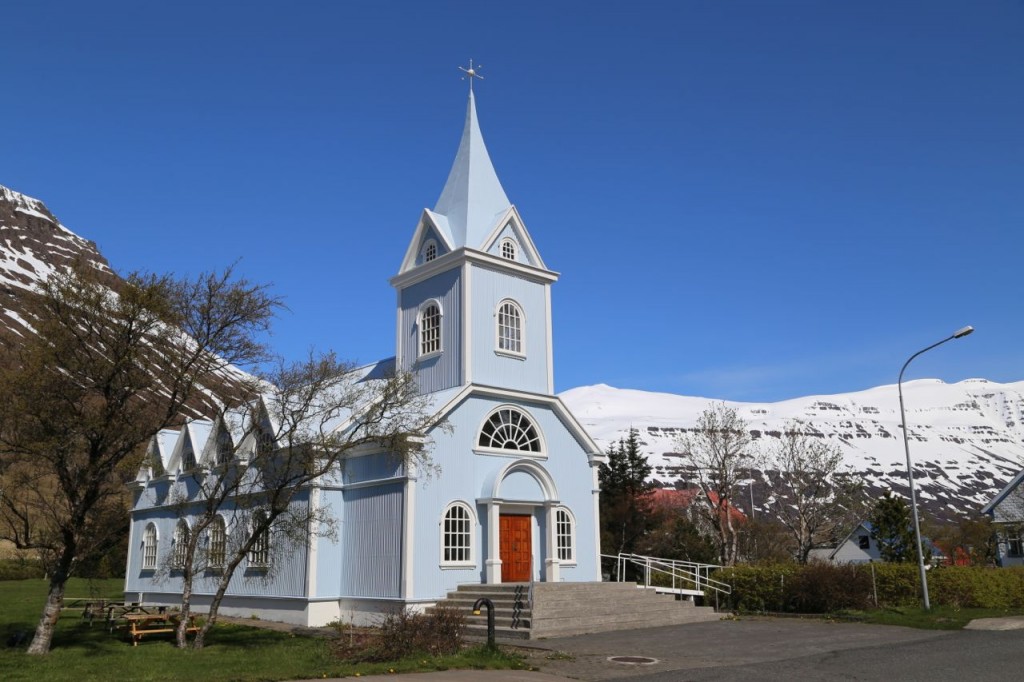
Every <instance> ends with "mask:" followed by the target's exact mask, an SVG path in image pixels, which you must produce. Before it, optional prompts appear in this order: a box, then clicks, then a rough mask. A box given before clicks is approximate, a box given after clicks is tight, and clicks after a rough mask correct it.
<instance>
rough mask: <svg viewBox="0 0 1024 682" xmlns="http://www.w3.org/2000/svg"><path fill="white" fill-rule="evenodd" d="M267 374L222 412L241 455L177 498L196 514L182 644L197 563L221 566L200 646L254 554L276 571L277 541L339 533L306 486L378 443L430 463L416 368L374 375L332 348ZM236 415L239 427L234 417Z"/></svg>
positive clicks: (204, 470) (185, 565) (207, 470)
mask: <svg viewBox="0 0 1024 682" xmlns="http://www.w3.org/2000/svg"><path fill="white" fill-rule="evenodd" d="M266 378H267V381H266V382H265V384H264V388H263V390H262V391H261V395H260V397H259V398H258V399H256V400H252V401H250V402H249V403H247V404H246V405H245V406H244V409H243V410H235V411H233V413H231V414H224V415H222V416H221V417H220V419H221V421H223V422H224V423H225V425H226V426H227V427H228V428H229V429H231V430H234V431H235V432H236V433H238V434H239V436H240V437H239V439H238V443H237V447H235V448H234V451H233V454H234V456H233V457H232V458H231V459H230V461H223V462H220V463H217V462H216V461H214V463H213V464H212V466H210V465H207V466H203V467H201V468H200V469H199V470H198V471H196V472H194V473H193V476H192V478H194V479H195V483H194V484H192V485H184V486H183V488H182V489H187V490H191V491H193V492H192V494H191V495H184V496H183V498H182V499H181V500H180V501H179V503H178V504H177V505H176V506H177V509H178V513H179V514H180V515H181V516H182V517H191V518H192V519H194V521H193V524H192V525H191V532H190V534H189V537H188V539H187V546H186V547H185V548H184V549H183V550H181V552H182V554H181V555H179V557H178V560H179V562H180V564H181V565H180V570H181V571H182V578H183V582H184V584H183V590H182V607H181V609H182V613H181V619H180V621H179V626H178V630H177V641H178V646H179V647H185V646H187V643H186V638H185V635H186V628H187V623H188V615H189V613H190V611H191V600H192V596H193V582H194V579H195V576H196V570H195V569H197V568H200V567H203V566H206V567H210V566H215V567H216V568H217V579H216V586H215V588H214V593H213V596H212V601H211V604H210V609H209V615H208V617H207V619H206V621H205V623H204V624H203V626H202V628H200V630H199V632H198V633H197V635H196V637H195V639H194V640H193V643H192V647H193V648H196V649H199V648H202V647H203V646H204V643H205V638H206V634H207V633H208V632H209V630H210V628H211V627H213V625H214V623H215V622H216V620H217V613H218V610H219V608H220V604H221V602H222V600H223V598H224V595H225V594H226V592H227V589H228V587H229V584H230V582H231V579H232V577H233V576H234V574H235V572H236V570H237V569H238V567H239V566H240V565H241V563H242V562H243V561H244V560H246V558H247V557H248V559H249V561H250V563H252V562H253V560H254V558H257V561H258V562H259V563H261V564H262V565H263V567H264V569H265V571H264V579H268V580H269V579H271V577H272V571H273V566H274V562H273V561H271V560H270V555H269V553H270V551H271V548H273V549H275V550H276V551H277V552H279V553H280V552H287V551H289V549H290V548H298V547H302V546H304V545H306V544H307V543H308V542H309V541H310V539H311V538H312V537H315V536H317V535H325V534H328V535H329V534H332V533H333V529H334V518H333V515H332V514H331V510H329V509H325V508H322V507H320V506H318V505H317V504H316V503H315V500H307V499H306V498H305V497H302V495H303V494H304V493H307V492H310V491H311V490H313V489H315V487H316V486H317V485H319V484H322V483H330V482H332V481H337V479H338V478H339V477H340V476H341V474H342V471H343V468H344V464H345V459H346V458H347V457H348V456H349V455H352V454H353V453H356V452H365V451H367V450H372V451H378V452H383V453H386V456H389V457H393V458H395V459H396V460H398V461H401V462H402V463H403V465H404V466H406V467H409V466H416V468H417V469H418V470H420V471H424V472H429V470H430V460H429V456H428V454H427V450H426V447H425V445H426V443H425V440H424V439H423V437H422V435H421V434H423V433H424V432H425V431H426V428H427V426H428V418H429V416H430V415H428V414H427V413H426V411H425V407H426V399H425V398H424V397H423V396H421V395H420V394H419V393H418V391H417V389H416V385H415V382H414V381H413V379H412V377H411V375H409V374H407V373H398V374H395V373H390V374H385V375H384V376H379V377H375V378H369V377H367V376H365V371H361V370H356V369H355V368H353V367H352V366H350V365H347V364H344V363H339V362H338V361H337V360H336V359H335V357H334V356H333V355H330V354H329V355H325V356H320V357H310V358H309V359H307V360H306V361H303V362H300V363H295V364H293V365H290V366H288V367H279V368H278V370H277V371H276V372H274V373H273V374H272V375H271V376H268V377H266ZM232 418H233V419H234V420H235V421H236V424H235V425H234V426H233V427H232V426H230V425H228V424H227V422H229V421H231V420H232ZM239 427H240V428H239ZM224 515H228V516H230V517H231V523H230V524H227V525H228V526H229V527H230V528H231V529H232V531H231V532H230V533H229V534H228V535H227V536H226V537H225V538H224V541H223V545H218V546H217V547H216V551H215V556H212V555H211V547H212V546H213V543H211V542H210V541H209V529H210V528H211V526H212V525H213V524H214V523H216V522H217V518H218V517H219V516H220V517H223V516H224ZM271 538H273V541H271ZM204 541H205V544H204ZM204 547H205V551H204V550H203V549H202V548H204Z"/></svg>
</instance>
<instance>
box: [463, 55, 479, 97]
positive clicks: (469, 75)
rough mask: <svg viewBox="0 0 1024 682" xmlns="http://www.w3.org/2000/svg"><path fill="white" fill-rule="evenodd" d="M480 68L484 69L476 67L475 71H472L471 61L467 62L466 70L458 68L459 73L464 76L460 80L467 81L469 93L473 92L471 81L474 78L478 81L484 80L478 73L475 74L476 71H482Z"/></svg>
mask: <svg viewBox="0 0 1024 682" xmlns="http://www.w3.org/2000/svg"><path fill="white" fill-rule="evenodd" d="M482 68H484V67H482V66H478V67H476V69H474V68H473V60H472V59H470V60H469V68H468V69H464V68H462V67H461V66H460V67H459V71H461V72H462V73H464V74H466V75H465V76H463V77H462V80H466V79H467V78H468V79H469V91H470V92H473V79H474V78H479V79H480V80H483V79H484V77H483V76H481V75H480V74H479V73H477V69H482Z"/></svg>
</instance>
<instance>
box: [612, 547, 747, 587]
mask: <svg viewBox="0 0 1024 682" xmlns="http://www.w3.org/2000/svg"><path fill="white" fill-rule="evenodd" d="M601 557H602V558H604V559H614V560H615V561H616V562H617V569H618V570H617V571H616V574H617V576H618V581H619V582H624V577H623V576H624V575H625V573H626V571H625V568H626V565H627V564H632V565H634V566H637V567H638V568H642V569H643V573H644V585H643V586H644V587H645V588H650V587H655V588H657V587H658V586H657V585H654V586H652V585H651V574H652V573H654V574H662V575H668V576H671V579H672V589H673V590H681V589H687V588H684V587H682V586H681V584H692V585H694V590H695V591H699V592H702V593H704V592H707V591H708V590H711V591H714V592H717V593H721V594H731V593H732V586H731V585H729V584H728V583H724V582H722V581H721V580H715V579H714V578H712V577H711V576H710V573H711V571H713V570H715V569H717V568H721V566H718V565H716V564H702V563H697V562H695V561H681V560H679V559H662V558H660V557H652V556H645V555H643V554H628V553H619V554H617V555H609V554H602V555H601ZM677 585H680V586H679V587H677Z"/></svg>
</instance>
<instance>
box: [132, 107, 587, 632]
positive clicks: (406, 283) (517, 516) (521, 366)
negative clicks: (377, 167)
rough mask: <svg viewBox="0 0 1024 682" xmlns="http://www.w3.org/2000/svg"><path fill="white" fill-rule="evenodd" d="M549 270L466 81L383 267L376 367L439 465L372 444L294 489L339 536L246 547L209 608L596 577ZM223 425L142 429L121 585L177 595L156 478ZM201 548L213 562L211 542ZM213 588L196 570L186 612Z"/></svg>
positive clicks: (408, 599)
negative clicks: (404, 462)
mask: <svg viewBox="0 0 1024 682" xmlns="http://www.w3.org/2000/svg"><path fill="white" fill-rule="evenodd" d="M557 279H558V275H557V273H555V272H553V271H552V270H550V269H548V267H547V265H546V264H545V263H544V260H543V259H542V258H541V255H540V253H539V251H538V250H537V248H536V246H535V245H534V242H533V240H532V239H531V238H530V234H529V232H528V231H527V229H526V226H525V224H524V223H523V220H522V218H521V217H520V215H519V211H518V210H517V209H516V207H515V206H513V205H512V203H511V202H510V201H509V200H508V197H507V196H506V194H505V191H504V189H503V188H502V186H501V183H500V182H499V180H498V176H497V174H496V173H495V171H494V167H493V166H492V164H491V160H490V157H489V155H488V153H487V148H486V147H485V145H484V140H483V137H482V135H481V132H480V126H479V123H478V121H477V114H476V104H475V102H474V99H473V93H472V90H471V91H470V96H469V104H468V110H467V113H466V122H465V128H464V130H463V132H462V139H461V142H460V144H459V148H458V152H457V154H456V156H455V163H454V164H453V165H452V169H451V172H450V173H449V175H448V180H447V182H446V183H445V185H444V189H443V190H442V192H441V196H440V198H439V199H438V201H437V205H436V206H435V207H434V209H433V210H429V209H425V210H424V211H423V212H422V215H421V216H420V218H419V222H418V224H417V225H416V229H415V231H414V232H413V236H412V241H411V242H410V243H409V246H408V248H407V249H406V251H405V257H404V258H403V260H402V264H401V267H400V269H399V272H398V274H397V275H395V276H394V277H392V278H391V285H392V286H393V287H394V288H395V289H396V291H397V311H396V314H397V334H396V344H397V347H396V349H395V357H394V358H391V359H388V360H385V361H382V362H381V363H378V365H377V366H376V368H375V370H386V369H388V367H394V366H397V367H398V368H400V369H402V370H408V371H410V372H412V373H413V374H414V375H415V377H416V379H417V382H418V384H419V386H420V389H421V391H422V392H423V393H424V394H426V395H427V396H429V398H430V401H431V404H432V405H433V406H434V407H435V408H436V414H437V422H435V427H434V428H433V429H432V431H431V432H430V433H429V434H427V435H428V436H429V437H430V440H431V441H432V449H431V458H432V460H433V463H434V464H436V465H437V466H438V467H439V473H437V474H434V475H432V476H429V477H427V476H421V475H418V473H417V472H416V471H415V470H413V469H412V467H409V468H408V469H407V468H405V467H402V466H401V465H400V464H396V463H395V462H394V460H393V458H389V457H387V456H386V455H382V454H371V455H366V456H362V457H354V458H351V459H350V460H348V461H347V462H346V465H345V467H344V474H343V477H342V479H341V480H339V481H336V482H334V483H332V484H330V485H327V484H323V485H320V486H317V487H315V488H311V489H310V490H308V491H304V493H303V494H302V495H300V496H299V497H298V498H297V503H298V504H314V503H315V504H322V505H327V506H329V507H330V508H331V509H332V510H333V512H334V515H335V517H336V519H337V521H338V528H339V532H338V533H337V535H336V537H333V538H331V537H312V538H310V539H309V540H308V543H307V544H306V546H299V547H292V548H290V549H289V550H288V551H287V552H269V551H267V549H266V548H265V547H261V548H260V551H258V552H255V553H251V554H250V556H249V557H248V561H249V562H251V563H252V564H253V565H252V566H243V567H240V569H242V570H239V571H238V572H237V573H236V575H235V578H234V579H233V581H232V584H231V588H230V590H229V592H228V594H227V596H226V598H225V600H224V602H223V604H222V607H221V612H222V613H225V614H228V615H242V616H246V617H248V616H251V615H257V616H259V617H262V618H267V619H273V620H281V621H286V622H291V623H297V624H305V625H322V624H325V623H328V622H330V621H332V620H335V619H343V620H345V621H346V622H349V621H355V622H357V623H361V622H367V621H370V620H372V619H373V618H374V617H375V616H376V614H379V613H381V612H385V611H393V610H395V609H400V608H406V607H411V608H414V609H421V608H425V607H427V606H429V605H431V604H434V603H435V602H437V601H438V600H440V599H442V598H444V596H445V594H446V593H447V592H449V591H451V590H454V589H455V588H456V587H457V586H458V585H460V584H473V583H475V584H481V583H486V584H494V583H509V582H532V583H543V582H548V583H552V582H591V581H600V579H601V575H600V560H599V537H598V536H599V530H598V522H597V519H598V478H597V471H598V466H599V464H600V463H601V462H603V461H604V456H603V454H602V453H601V451H600V449H599V448H598V446H597V445H596V444H595V443H594V442H593V440H591V438H590V437H589V436H588V435H587V434H586V432H585V431H584V430H583V428H582V427H581V426H580V424H579V423H578V422H577V421H576V419H575V418H574V417H573V416H572V414H571V413H570V412H569V410H568V409H567V408H566V407H565V405H564V404H563V403H562V401H561V400H559V398H558V397H557V396H555V395H554V379H553V376H554V372H553V370H554V368H553V364H552V358H553V355H552V315H551V285H552V284H553V283H554V282H555V281H557ZM442 420H445V421H446V422H447V424H448V428H441V427H440V426H439V425H440V424H441V422H442ZM227 437H228V438H229V437H230V434H228V436H227ZM225 438H226V436H225V434H224V432H223V429H222V428H219V427H218V426H217V425H216V424H214V423H212V422H210V421H206V420H193V421H191V422H189V423H188V424H187V425H186V426H185V427H183V428H182V429H181V430H179V431H165V432H161V434H159V435H158V436H157V437H156V438H155V439H154V441H153V443H152V445H151V448H150V455H151V457H150V459H149V460H148V461H147V464H146V465H145V466H144V467H143V470H142V471H141V472H140V475H139V480H138V488H137V494H136V502H135V505H134V508H133V509H132V512H131V531H130V533H131V535H130V543H131V544H130V549H129V557H128V566H127V577H126V580H125V596H126V598H127V599H129V600H132V601H135V600H141V601H144V602H147V603H152V604H167V605H174V604H177V603H179V602H180V595H181V589H180V579H178V578H176V577H175V573H174V571H164V570H160V567H162V566H166V565H168V564H169V563H170V564H173V557H174V556H175V551H176V548H175V545H176V542H177V541H178V540H179V539H180V538H181V537H184V534H187V533H188V532H189V530H190V529H189V519H188V518H187V517H186V518H184V519H179V517H178V515H177V514H176V513H174V512H173V511H172V509H171V506H170V505H169V504H167V499H168V493H167V491H168V490H169V489H170V488H171V487H173V486H181V485H182V481H186V479H187V478H188V477H189V475H190V470H191V469H194V468H195V467H196V466H197V465H198V464H201V463H202V462H203V461H205V460H208V459H209V460H211V461H212V460H214V459H216V458H217V456H218V454H217V453H218V451H219V448H220V445H221V444H222V443H223V441H224V440H225ZM186 484H187V481H186ZM186 487H187V485H186ZM232 532H244V528H232V527H231V524H230V521H226V522H222V523H220V524H219V526H215V527H214V528H213V529H212V531H211V534H212V537H211V539H210V541H209V542H210V544H209V546H210V547H212V548H217V547H218V546H222V545H223V543H224V542H225V540H224V537H225V536H226V535H230V533H232ZM218 543H220V545H218ZM221 552H222V550H221ZM211 556H212V557H213V558H212V561H214V562H215V561H216V558H217V551H216V549H214V550H211ZM267 561H274V562H280V564H279V565H278V566H275V567H274V570H273V571H272V572H269V573H267V572H262V570H261V571H260V572H261V574H262V575H266V576H270V577H269V578H267V579H262V580H250V579H247V573H249V572H250V571H249V569H250V568H251V569H254V570H255V569H264V568H265V565H264V564H265V562H267ZM213 568H215V567H213ZM212 586H213V578H212V577H204V573H203V572H202V571H200V573H199V575H198V576H197V579H196V582H195V586H194V587H195V592H196V598H195V603H196V605H197V606H198V607H199V608H200V609H201V608H202V605H203V600H204V598H205V599H206V600H207V602H208V599H209V595H210V594H211V593H212V590H213V587H212Z"/></svg>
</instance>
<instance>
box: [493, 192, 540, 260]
mask: <svg viewBox="0 0 1024 682" xmlns="http://www.w3.org/2000/svg"><path fill="white" fill-rule="evenodd" d="M480 249H481V250H482V251H484V252H486V253H489V254H490V255H492V256H495V257H497V258H502V259H504V260H510V261H512V262H514V263H520V264H522V265H532V266H533V267H536V268H542V269H547V268H546V266H545V265H544V261H543V260H542V259H541V257H540V253H539V252H538V251H537V247H536V246H535V245H534V243H533V239H531V238H530V233H529V232H527V230H526V227H525V226H524V225H523V219H522V218H521V217H520V216H519V211H517V210H516V208H515V206H513V207H511V208H509V210H508V212H507V213H506V214H505V215H504V216H503V217H502V220H501V221H500V222H498V225H497V227H496V228H495V230H494V231H493V232H492V233H491V235H490V236H489V237H488V238H487V240H486V241H485V242H484V243H483V244H481V245H480Z"/></svg>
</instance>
